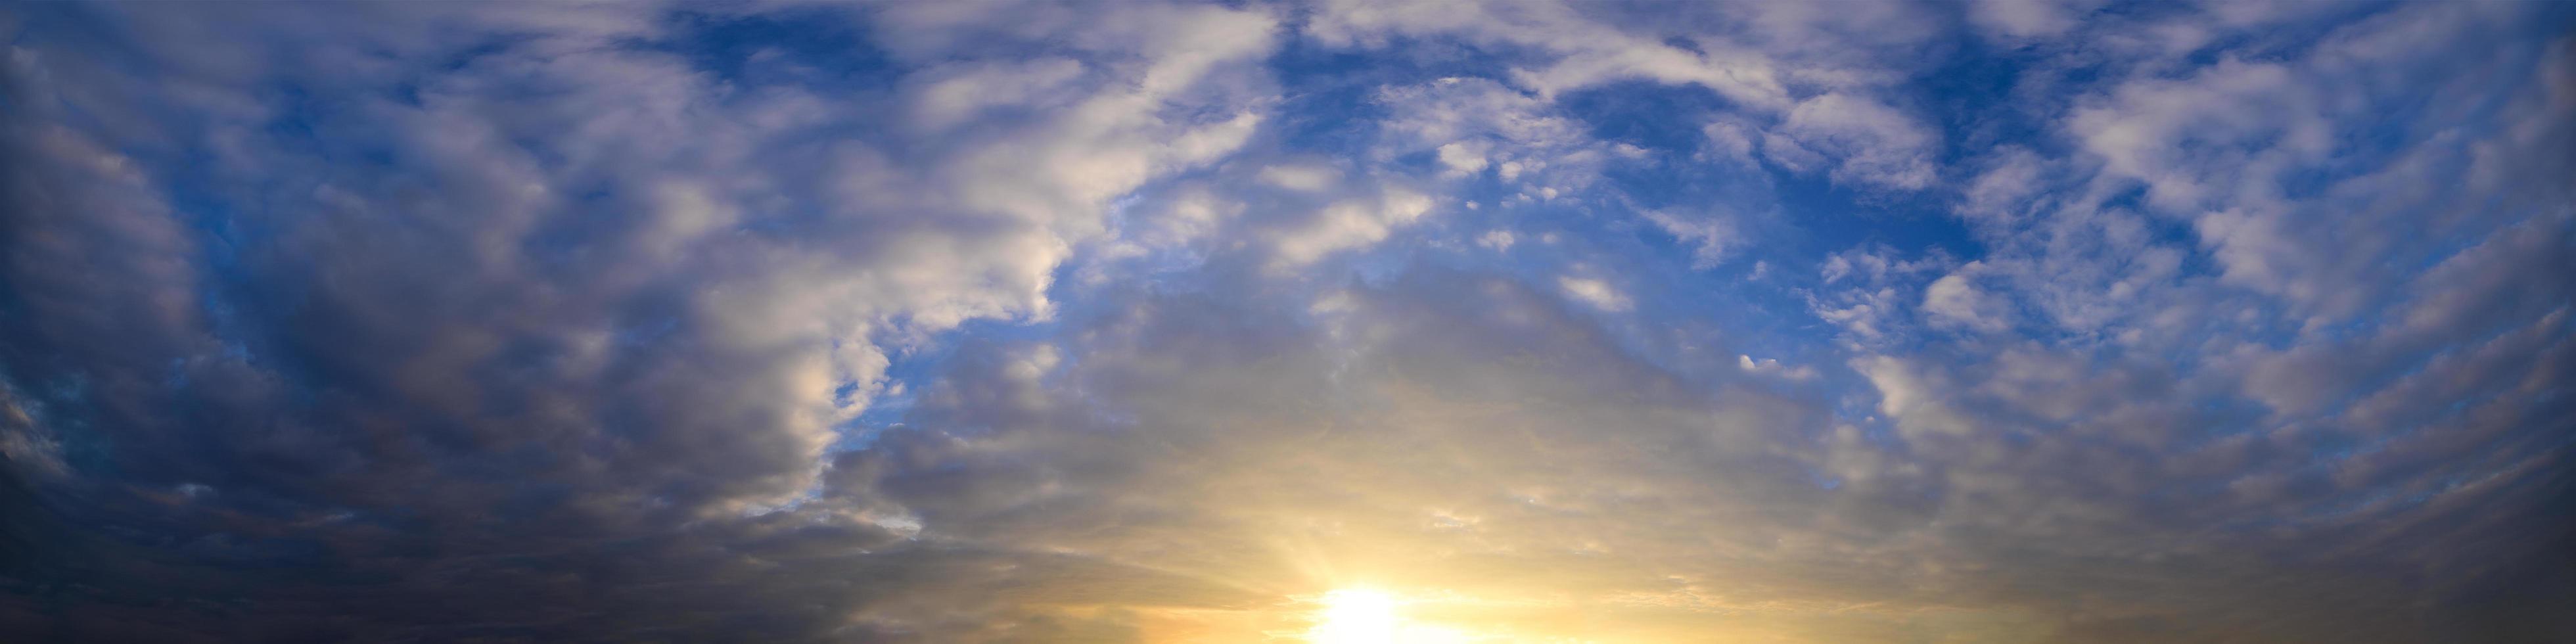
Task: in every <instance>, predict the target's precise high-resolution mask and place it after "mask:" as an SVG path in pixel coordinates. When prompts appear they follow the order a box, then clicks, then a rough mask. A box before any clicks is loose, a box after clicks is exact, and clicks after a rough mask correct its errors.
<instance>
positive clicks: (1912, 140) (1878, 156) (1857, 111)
mask: <svg viewBox="0 0 2576 644" xmlns="http://www.w3.org/2000/svg"><path fill="white" fill-rule="evenodd" d="M1779 133H1780V134H1782V135H1786V136H1787V137H1788V139H1778V138H1774V139H1771V140H1769V141H1767V142H1766V143H1765V144H1764V146H1763V152H1764V153H1765V154H1766V155H1768V156H1769V157H1770V158H1771V159H1772V161H1773V162H1775V163H1779V164H1781V165H1782V166H1785V167H1788V168H1790V169H1792V170H1798V171H1802V172H1810V171H1814V170H1816V169H1818V167H1819V166H1822V165H1824V164H1826V163H1831V164H1833V172H1832V174H1833V177H1834V179H1835V180H1836V181H1843V182H1851V183H1862V184H1872V185H1878V186H1883V187H1889V188H1900V189H1906V190H1916V189H1921V188H1923V187H1926V186H1929V185H1931V184H1932V182H1933V180H1934V179H1936V178H1937V176H1936V172H1935V170H1934V169H1933V166H1932V158H1931V155H1932V154H1933V153H1934V152H1935V151H1936V150H1934V146H1936V145H1938V143H1939V137H1938V136H1937V135H1936V134H1935V133H1933V132H1932V131H1930V130H1929V129H1927V128H1925V127H1924V126H1923V125H1921V124H1920V123H1917V122H1916V121H1915V119H1914V118H1913V117H1911V116H1907V115H1906V114H1905V113H1904V112H1900V111H1897V110H1896V109H1895V108H1891V107H1888V106H1887V105H1885V104H1883V103H1880V102H1878V101H1874V100H1871V99H1868V98H1863V97H1858V96H1852V95H1847V94H1841V93H1829V94H1823V95H1819V96H1816V97H1813V98H1809V99H1807V100H1804V101H1799V102H1798V105H1797V107H1796V108H1794V109H1791V110H1790V111H1789V117H1788V119H1787V120H1785V121H1783V122H1782V123H1781V125H1780V128H1779Z"/></svg>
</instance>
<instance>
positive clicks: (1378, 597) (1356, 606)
mask: <svg viewBox="0 0 2576 644" xmlns="http://www.w3.org/2000/svg"><path fill="white" fill-rule="evenodd" d="M1323 604H1324V607H1323V609H1322V610H1321V611H1320V612H1319V614H1318V615H1317V619H1316V621H1315V628H1314V630H1312V631H1309V632H1308V633H1307V639H1309V640H1311V641H1313V642H1314V643H1315V644H1378V643H1380V642H1394V641H1395V630H1396V621H1397V620H1396V615H1395V604H1396V602H1395V596H1393V595H1388V594H1386V593H1385V592H1382V591H1377V590H1369V589H1365V588H1346V589H1342V590H1336V591H1332V592H1329V593H1324V599H1323Z"/></svg>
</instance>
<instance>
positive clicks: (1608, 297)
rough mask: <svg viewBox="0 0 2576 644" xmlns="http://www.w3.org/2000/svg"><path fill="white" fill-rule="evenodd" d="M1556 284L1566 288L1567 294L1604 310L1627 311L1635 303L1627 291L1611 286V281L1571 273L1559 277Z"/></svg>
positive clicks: (1613, 311)
mask: <svg viewBox="0 0 2576 644" xmlns="http://www.w3.org/2000/svg"><path fill="white" fill-rule="evenodd" d="M1556 285H1557V287H1558V288H1562V289H1564V290H1565V294H1566V296H1568V297H1572V298H1574V299H1575V300H1578V301H1581V302H1583V303H1584V304H1589V305H1591V306H1592V308H1596V309H1600V310H1603V311H1608V312H1612V313H1617V312H1621V311H1626V310H1628V308H1629V307H1631V306H1633V305H1634V303H1632V302H1629V301H1628V295H1627V294H1626V293H1621V292H1619V289H1618V288H1617V287H1614V286H1611V285H1610V283H1609V282H1604V281H1601V280H1597V279H1592V278H1588V277H1574V276H1570V275H1569V276H1565V277H1559V278H1557V279H1556Z"/></svg>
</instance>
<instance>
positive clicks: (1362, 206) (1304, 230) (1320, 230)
mask: <svg viewBox="0 0 2576 644" xmlns="http://www.w3.org/2000/svg"><path fill="white" fill-rule="evenodd" d="M1432 205H1433V203H1432V200H1431V198H1430V197H1428V196H1424V195H1421V194H1417V193H1414V192H1410V191H1406V190H1404V189H1401V188H1387V189H1386V190H1385V192H1384V193H1383V194H1380V195H1378V196H1377V197H1374V198H1368V197H1356V198H1351V199H1346V200H1343V201H1340V202H1336V203H1334V204H1332V205H1329V206H1325V207H1324V208H1323V209H1322V210H1320V211H1318V212H1316V213H1315V215H1314V216H1313V217H1312V218H1311V219H1308V220H1307V221H1305V222H1304V223H1302V224H1299V225H1297V226H1295V227H1293V228H1289V229H1286V230H1283V231H1279V232H1278V233H1276V234H1274V235H1273V236H1272V237H1271V239H1270V245H1271V247H1272V249H1273V257H1274V258H1275V263H1274V268H1277V269H1282V270H1284V269H1290V268H1296V267H1301V266H1305V265H1307V264H1312V263H1314V262H1315V261H1316V260H1318V259H1322V258H1323V257H1324V256H1325V255H1329V254H1332V253H1334V252H1338V251H1344V250H1350V249H1355V248H1361V247H1365V246H1369V245H1372V244H1376V243H1378V242H1380V241H1385V240H1386V238H1387V235H1388V234H1390V233H1392V232H1394V231H1395V230H1396V229H1399V228H1403V227H1405V226H1408V225H1411V224H1413V222H1414V221H1415V220H1418V219H1421V218H1422V216H1423V215H1425V214H1428V213H1430V212H1431V208H1432Z"/></svg>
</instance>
